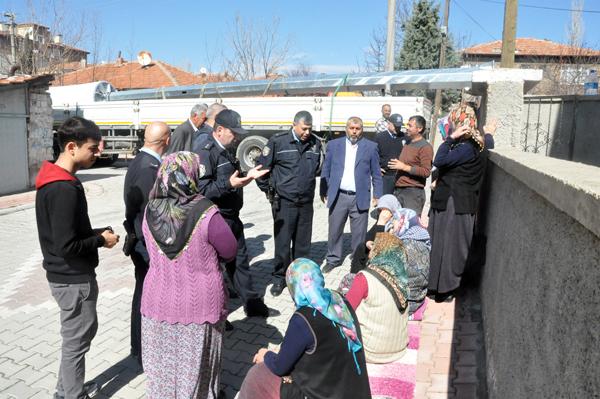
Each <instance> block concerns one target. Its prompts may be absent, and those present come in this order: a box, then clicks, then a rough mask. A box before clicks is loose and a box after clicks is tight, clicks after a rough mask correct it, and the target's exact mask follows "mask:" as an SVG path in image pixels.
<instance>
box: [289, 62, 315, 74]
mask: <svg viewBox="0 0 600 399" xmlns="http://www.w3.org/2000/svg"><path fill="white" fill-rule="evenodd" d="M313 73H314V71H313V69H312V67H311V66H310V65H309V64H307V63H305V62H299V63H297V64H296V65H295V66H294V67H293V68H290V69H288V70H287V72H286V75H287V76H290V77H294V76H298V77H302V76H309V75H312V74H313Z"/></svg>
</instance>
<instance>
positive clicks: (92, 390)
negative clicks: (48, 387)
mask: <svg viewBox="0 0 600 399" xmlns="http://www.w3.org/2000/svg"><path fill="white" fill-rule="evenodd" d="M83 391H84V392H85V397H84V399H91V397H93V396H95V395H96V394H97V393H98V391H100V387H99V386H98V384H97V383H96V382H95V381H88V382H86V383H85V384H83ZM54 399H65V397H64V396H63V395H59V394H58V392H56V393H54Z"/></svg>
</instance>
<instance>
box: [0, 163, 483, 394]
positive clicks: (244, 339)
mask: <svg viewBox="0 0 600 399" xmlns="http://www.w3.org/2000/svg"><path fill="white" fill-rule="evenodd" d="M126 171H127V169H126V161H124V160H119V161H118V162H117V163H116V164H115V166H112V167H99V168H94V169H91V170H85V171H81V172H79V173H78V175H79V177H80V179H81V180H82V181H83V182H84V187H85V190H86V194H87V198H88V204H89V212H90V219H91V221H92V225H93V226H106V225H110V226H113V228H114V229H115V230H116V231H117V232H118V233H119V234H121V235H122V236H123V235H124V231H123V228H122V224H121V223H122V220H123V215H124V206H123V202H122V201H123V200H122V192H123V191H122V187H123V180H124V176H125V173H126ZM244 195H245V198H244V200H245V206H244V208H243V210H242V213H241V219H242V221H243V222H244V224H245V234H246V237H247V245H248V251H249V255H250V258H251V262H250V263H251V267H252V270H253V275H254V276H255V285H256V288H258V289H259V290H261V291H262V292H266V295H265V302H266V303H267V305H268V306H269V307H270V308H271V309H273V313H274V314H275V315H273V316H272V317H269V318H268V319H266V320H264V319H260V318H250V319H248V318H246V317H245V315H244V313H243V309H242V308H241V303H240V301H239V300H233V301H232V302H231V304H230V308H231V311H232V313H231V314H230V316H229V321H231V322H232V324H233V325H234V327H235V329H234V330H233V331H231V332H228V333H226V337H225V342H224V350H223V364H222V366H223V371H222V380H221V381H222V385H223V387H224V389H225V391H226V393H227V397H228V398H233V397H234V396H235V394H236V392H237V391H238V389H239V387H240V385H241V382H242V380H243V378H244V376H245V375H246V372H247V371H248V369H249V368H250V366H251V362H252V357H253V355H254V353H256V351H257V350H258V348H260V347H275V346H277V345H278V344H280V342H281V339H282V337H283V334H284V332H285V330H286V328H287V322H288V320H289V318H290V317H291V315H292V313H293V311H294V307H293V302H292V300H291V298H290V297H289V295H287V294H286V292H285V291H284V293H283V294H282V295H281V296H279V297H277V298H273V297H272V296H271V295H270V293H269V292H268V288H269V285H270V273H271V269H272V264H271V261H272V257H273V237H272V234H273V233H272V218H271V212H270V207H269V204H268V202H267V200H266V199H265V197H264V195H263V194H262V193H261V192H260V191H259V190H258V189H257V188H256V186H255V185H254V184H252V185H250V186H248V187H247V188H246V189H245V193H244ZM32 198H33V195H32V194H31V193H24V194H18V195H15V196H5V197H0V225H1V226H2V229H0V243H2V244H1V246H0V257H1V258H2V259H3V262H2V263H1V264H0V281H2V289H1V290H0V399H2V398H7V399H8V398H10V399H15V398H18V399H26V398H36V399H37V398H51V397H52V395H53V393H54V386H55V384H56V374H57V371H58V364H59V358H60V353H59V351H60V343H61V338H60V335H59V327H60V326H59V314H58V308H57V306H56V303H55V302H54V300H53V299H52V297H51V295H50V290H49V288H48V283H47V281H46V278H45V274H44V271H43V269H42V266H41V263H42V255H41V252H40V249H39V243H38V239H37V230H36V227H35V210H34V209H33V204H32V202H31V200H32ZM314 209H315V215H314V219H313V234H312V242H313V244H312V249H311V258H312V259H314V260H315V261H316V262H317V263H321V262H323V259H324V257H325V253H326V247H327V209H326V207H325V205H323V204H322V203H321V202H320V201H318V200H316V201H315V206H314ZM345 234H346V235H348V236H349V228H348V226H347V227H346V233H345ZM347 238H348V239H346V240H345V246H344V253H345V254H348V253H349V251H350V247H349V245H350V242H349V237H347ZM349 263H350V260H349V258H346V260H345V262H344V263H343V265H342V267H339V268H337V269H335V270H334V271H332V272H331V273H329V274H328V275H326V282H327V285H328V286H329V287H337V284H338V282H339V280H340V279H341V277H342V276H343V275H344V274H345V273H346V272H348V271H349V268H350V265H349ZM96 271H97V275H98V284H99V287H100V295H99V299H98V320H99V328H98V333H97V335H96V337H95V338H94V340H93V341H92V347H91V350H90V352H89V353H88V354H87V356H86V379H87V380H92V379H93V380H95V381H96V382H98V383H99V384H100V385H101V387H102V389H101V391H100V393H99V394H98V395H96V397H97V398H101V399H104V398H109V397H110V398H126V399H129V398H142V397H144V396H145V376H144V374H143V373H142V372H141V370H140V369H139V368H138V366H137V364H136V362H135V361H134V360H133V359H132V358H130V357H129V356H128V355H129V319H130V306H131V297H132V293H133V286H134V277H133V266H132V264H131V262H130V260H129V258H127V257H125V256H124V255H123V253H122V251H121V249H120V246H119V247H117V248H113V249H111V250H108V249H104V248H102V249H100V264H99V266H98V268H97V270H96ZM470 301H471V302H468V305H464V306H467V307H468V306H471V307H473V306H477V304H476V298H475V299H470ZM431 304H432V306H430V308H429V309H428V311H427V312H426V316H425V320H424V322H423V323H422V328H423V333H422V337H421V338H422V343H421V349H420V350H419V356H418V357H419V360H418V362H419V365H418V369H417V381H418V383H417V389H416V392H415V397H416V398H434V397H435V398H437V397H453V396H454V394H456V397H465V398H466V397H481V396H480V395H477V394H475V396H469V395H468V392H474V391H473V390H474V389H475V390H476V389H478V388H477V387H478V385H477V384H475V385H474V382H473V381H474V379H475V380H476V379H477V378H479V375H480V372H477V373H476V372H475V370H474V366H473V363H477V364H478V366H481V362H480V360H478V359H480V358H481V357H480V356H478V355H477V353H481V350H480V351H479V352H478V351H476V350H474V349H473V347H478V345H479V347H480V346H481V345H480V344H479V342H481V331H480V323H479V324H477V323H471V324H469V322H471V321H472V320H471V319H469V317H470V316H469V315H470V314H471V313H468V312H467V313H468V314H467V313H465V312H464V311H462V310H461V313H458V314H461V315H464V314H467V316H464V317H463V319H464V320H460V324H456V326H455V325H454V324H453V323H454V318H455V317H454V316H455V313H454V312H455V311H454V306H455V305H454V303H452V304H450V305H447V304H433V303H431ZM457 306H458V305H457ZM464 306H463V307H464ZM450 309H451V310H450ZM467 310H468V309H467ZM475 313H476V312H475ZM475 321H477V320H475ZM444 328H446V330H448V329H449V330H450V332H444V331H443V330H444ZM452 331H458V332H460V333H461V334H464V335H468V336H470V337H468V336H465V337H464V338H461V337H462V336H456V337H455V336H454V333H453V332H452ZM457 337H458V338H457ZM477 337H479V338H477ZM477 339H479V341H477ZM459 341H460V342H459ZM457 344H460V345H462V346H461V348H454V346H456V345H457ZM453 349H457V350H459V351H458V352H457V351H456V350H454V351H453ZM480 349H481V348H480ZM453 353H454V354H458V358H457V359H454V358H453V357H452V356H453V355H452V354H453ZM436 356H438V357H440V358H442V359H450V358H452V360H446V361H445V362H444V361H438V362H437V363H435V362H434V361H433V360H434V359H435V358H436ZM444 356H445V357H444ZM457 362H458V364H457V366H461V367H462V369H459V370H462V372H460V371H459V373H458V376H460V377H464V378H462V379H458V380H456V379H454V378H455V377H456V376H457V374H456V370H454V369H453V368H452V367H453V366H452V367H451V366H449V365H448V364H449V363H451V364H455V363H457ZM478 362H479V363H478ZM480 368H481V367H477V369H480ZM457 369H458V367H457ZM423 370H425V371H423ZM482 370H483V369H482ZM425 375H426V376H425ZM424 376H425V377H424ZM451 380H452V381H453V382H451V383H449V381H451ZM475 382H477V381H475ZM460 384H462V385H460ZM474 387H475V388H474ZM463 392H464V393H463Z"/></svg>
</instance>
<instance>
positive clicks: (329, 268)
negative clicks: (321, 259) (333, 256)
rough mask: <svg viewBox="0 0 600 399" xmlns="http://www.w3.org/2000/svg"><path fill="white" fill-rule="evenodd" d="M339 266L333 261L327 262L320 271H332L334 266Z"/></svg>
mask: <svg viewBox="0 0 600 399" xmlns="http://www.w3.org/2000/svg"><path fill="white" fill-rule="evenodd" d="M339 266H340V265H334V264H333V263H329V262H327V264H326V265H325V266H323V269H322V270H321V272H323V273H329V272H330V271H332V270H333V269H335V268H336V267H339Z"/></svg>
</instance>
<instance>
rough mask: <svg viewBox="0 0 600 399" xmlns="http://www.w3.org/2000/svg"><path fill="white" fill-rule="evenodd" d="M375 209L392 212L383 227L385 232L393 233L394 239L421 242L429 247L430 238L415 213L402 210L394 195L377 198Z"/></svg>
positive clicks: (407, 209)
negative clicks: (390, 217) (384, 209)
mask: <svg viewBox="0 0 600 399" xmlns="http://www.w3.org/2000/svg"><path fill="white" fill-rule="evenodd" d="M377 208H378V209H380V208H386V209H389V211H390V212H392V219H390V221H389V222H387V223H386V225H385V231H387V232H391V233H394V234H395V235H396V237H398V238H400V239H402V240H406V239H411V240H417V241H423V242H425V244H426V245H427V246H430V245H431V243H430V237H429V233H428V232H427V229H425V228H424V227H423V226H421V222H420V220H419V218H418V217H417V212H415V211H414V210H412V209H409V208H402V205H401V204H400V202H399V201H398V199H397V198H396V196H395V195H392V194H385V195H383V196H381V198H379V201H378V202H377Z"/></svg>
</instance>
